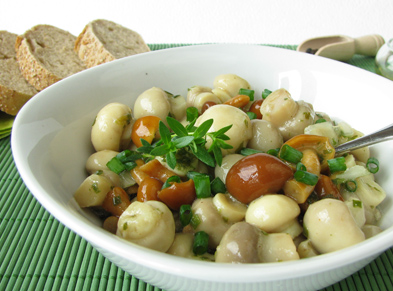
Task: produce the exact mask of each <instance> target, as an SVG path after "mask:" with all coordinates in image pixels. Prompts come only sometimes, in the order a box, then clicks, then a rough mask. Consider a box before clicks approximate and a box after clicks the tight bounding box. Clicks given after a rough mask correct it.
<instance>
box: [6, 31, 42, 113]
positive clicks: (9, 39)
mask: <svg viewBox="0 0 393 291" xmlns="http://www.w3.org/2000/svg"><path fill="white" fill-rule="evenodd" d="M16 38H17V35H16V34H14V33H11V32H8V31H5V30H2V31H0V110H1V111H3V112H5V113H7V114H10V115H16V114H17V113H18V112H19V109H20V108H22V106H23V105H24V104H25V103H26V102H27V101H28V100H29V99H30V98H31V97H32V96H34V95H35V94H36V93H37V90H36V89H35V88H34V87H33V86H31V85H30V84H29V83H28V82H27V81H26V79H25V78H24V77H23V75H22V74H21V72H20V70H19V66H18V62H17V60H16V53H15V42H16Z"/></svg>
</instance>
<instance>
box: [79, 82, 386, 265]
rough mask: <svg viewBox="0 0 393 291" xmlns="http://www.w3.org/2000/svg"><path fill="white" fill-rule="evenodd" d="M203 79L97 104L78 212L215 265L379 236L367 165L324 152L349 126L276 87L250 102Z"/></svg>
mask: <svg viewBox="0 0 393 291" xmlns="http://www.w3.org/2000/svg"><path fill="white" fill-rule="evenodd" d="M213 85H214V86H213V88H210V87H206V86H194V87H192V88H189V89H188V93H187V97H186V98H183V97H182V96H175V95H173V94H171V93H169V92H167V91H165V90H163V89H161V88H157V87H153V88H151V89H148V90H146V91H145V92H143V93H142V94H141V95H140V96H139V97H138V98H137V99H136V101H135V104H134V108H133V110H131V109H130V107H128V106H127V105H125V104H120V103H111V104H108V105H106V106H105V107H103V108H102V109H101V110H100V111H99V112H98V114H97V116H96V118H95V121H94V124H93V126H92V130H91V142H92V145H93V146H94V149H95V152H94V153H93V154H92V155H91V156H90V157H89V159H88V160H87V162H86V170H87V172H88V174H89V176H88V177H87V178H86V179H85V180H84V181H83V182H82V184H81V186H80V187H79V188H78V189H77V190H76V192H75V194H74V198H75V200H76V201H77V202H78V204H79V205H80V207H82V208H88V209H91V210H92V211H93V212H94V213H96V214H97V215H99V216H100V218H102V221H103V227H104V228H105V229H107V230H108V231H111V232H112V233H113V234H115V235H118V236H120V237H122V238H124V239H125V240H128V241H130V242H133V243H136V244H138V245H141V246H145V247H148V248H151V249H154V250H157V251H160V252H166V253H169V254H172V255H176V256H181V257H186V258H192V259H202V260H208V261H215V262H222V263H266V262H278V261H288V260H297V259H302V258H308V257H312V256H317V255H320V254H324V253H329V252H333V251H336V250H340V249H343V248H345V247H348V246H351V245H354V244H356V243H359V242H361V241H363V240H365V239H367V238H369V237H371V236H373V235H375V234H377V233H379V232H380V231H381V228H380V227H379V226H378V220H379V218H380V217H381V212H380V210H379V208H378V205H379V204H380V203H381V202H382V201H383V200H384V198H385V196H386V194H385V191H384V190H383V189H382V188H381V186H380V185H379V184H378V183H377V182H376V181H375V178H374V174H375V173H376V172H377V171H378V168H379V163H378V160H377V159H375V158H373V157H371V156H370V151H369V149H368V148H367V147H365V148H362V149H357V150H354V151H352V152H349V153H347V154H345V155H341V156H337V155H336V154H335V146H337V145H339V144H342V143H344V142H346V141H348V140H351V139H354V138H357V137H360V136H361V135H362V134H361V133H360V132H358V131H357V130H355V129H353V128H352V127H351V126H349V125H348V124H347V123H345V122H340V123H336V122H334V121H332V120H331V118H330V117H329V115H327V114H326V113H322V112H316V111H314V108H313V106H312V105H311V104H309V103H307V102H305V101H302V100H299V101H295V100H294V99H293V98H292V97H291V95H290V93H289V92H288V91H287V90H285V89H283V88H280V89H277V90H275V91H270V90H268V89H265V90H264V91H263V92H262V94H261V95H262V96H260V97H257V96H254V95H255V91H254V90H253V89H252V88H251V86H250V84H249V83H248V82H247V81H246V80H244V79H243V78H241V77H239V76H237V75H234V74H224V75H219V76H217V77H216V78H215V80H214V84H213Z"/></svg>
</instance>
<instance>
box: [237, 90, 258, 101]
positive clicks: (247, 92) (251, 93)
mask: <svg viewBox="0 0 393 291" xmlns="http://www.w3.org/2000/svg"><path fill="white" fill-rule="evenodd" d="M254 93H255V91H254V90H251V89H244V88H241V89H240V90H239V95H247V96H248V97H250V101H254Z"/></svg>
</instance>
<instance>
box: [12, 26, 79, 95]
mask: <svg viewBox="0 0 393 291" xmlns="http://www.w3.org/2000/svg"><path fill="white" fill-rule="evenodd" d="M75 40H76V36H74V35H72V34H71V33H69V32H68V31H64V30H62V29H60V28H57V27H54V26H51V25H37V26H34V27H33V28H31V29H30V30H28V31H26V32H25V33H24V34H23V35H21V36H18V38H17V40H16V44H15V49H16V56H17V60H18V63H19V68H20V70H21V72H22V74H23V76H24V77H25V79H26V80H27V81H28V82H29V83H30V84H31V85H33V86H34V87H35V88H36V89H37V90H43V89H45V88H46V87H48V86H50V85H52V84H54V83H56V82H57V81H60V80H61V79H64V78H66V77H68V76H70V75H72V74H75V73H77V72H80V71H82V70H84V69H85V68H86V67H85V66H84V64H83V62H82V61H81V60H80V59H79V58H78V56H77V55H76V53H75V52H74V44H75Z"/></svg>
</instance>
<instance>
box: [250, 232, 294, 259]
mask: <svg viewBox="0 0 393 291" xmlns="http://www.w3.org/2000/svg"><path fill="white" fill-rule="evenodd" d="M258 256H259V260H260V261H261V262H262V263H271V262H283V261H293V260H298V259H300V257H299V254H298V252H297V250H296V245H295V243H294V242H293V239H292V238H291V236H290V235H289V234H286V233H269V234H265V235H261V240H260V242H259V248H258Z"/></svg>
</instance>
